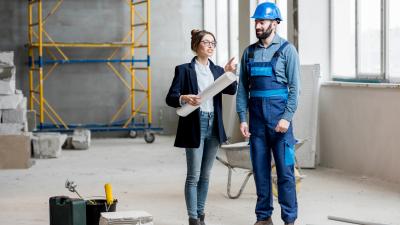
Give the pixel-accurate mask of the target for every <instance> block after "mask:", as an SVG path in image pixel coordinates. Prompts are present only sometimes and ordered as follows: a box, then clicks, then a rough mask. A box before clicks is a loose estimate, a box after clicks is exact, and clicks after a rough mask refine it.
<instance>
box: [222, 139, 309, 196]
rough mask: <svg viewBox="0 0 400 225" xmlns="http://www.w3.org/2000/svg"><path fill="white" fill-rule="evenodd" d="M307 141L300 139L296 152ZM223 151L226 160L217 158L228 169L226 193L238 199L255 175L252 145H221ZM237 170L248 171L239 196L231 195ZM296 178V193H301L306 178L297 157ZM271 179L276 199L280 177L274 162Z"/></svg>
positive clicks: (243, 143) (241, 143) (246, 143)
mask: <svg viewBox="0 0 400 225" xmlns="http://www.w3.org/2000/svg"><path fill="white" fill-rule="evenodd" d="M306 141H307V140H306V139H300V140H298V141H297V143H296V145H295V150H296V151H297V150H298V149H299V148H300V147H301V146H302V145H303V144H304V143H305V142H306ZM220 148H221V150H222V151H223V152H224V153H225V155H226V159H222V158H221V157H219V156H217V157H216V158H217V160H218V161H219V162H221V163H222V164H223V165H225V166H226V167H227V168H228V184H227V190H226V193H227V194H228V197H229V198H230V199H237V198H239V197H240V195H241V194H242V192H243V190H244V188H245V187H246V184H247V182H248V181H249V179H250V177H251V176H252V175H253V167H252V164H251V160H250V145H249V142H247V141H245V142H238V143H234V144H224V145H221V147H220ZM235 168H239V169H244V170H246V176H245V178H244V180H243V182H242V185H241V186H240V189H239V191H238V192H237V194H232V193H231V181H232V171H233V170H234V169H235ZM294 170H295V171H294V172H295V177H296V191H297V192H298V191H299V188H300V182H301V180H302V179H303V178H304V177H305V176H304V175H301V168H300V167H299V166H298V163H297V159H296V156H295V168H294ZM271 178H272V193H273V194H274V196H275V197H277V196H278V177H277V175H276V168H275V163H274V162H272V166H271Z"/></svg>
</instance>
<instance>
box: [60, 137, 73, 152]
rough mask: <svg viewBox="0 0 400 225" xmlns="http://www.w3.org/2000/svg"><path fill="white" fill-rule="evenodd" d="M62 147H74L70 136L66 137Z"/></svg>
mask: <svg viewBox="0 0 400 225" xmlns="http://www.w3.org/2000/svg"><path fill="white" fill-rule="evenodd" d="M62 149H74V146H72V136H68V137H67V139H66V140H65V142H64V145H63V146H62Z"/></svg>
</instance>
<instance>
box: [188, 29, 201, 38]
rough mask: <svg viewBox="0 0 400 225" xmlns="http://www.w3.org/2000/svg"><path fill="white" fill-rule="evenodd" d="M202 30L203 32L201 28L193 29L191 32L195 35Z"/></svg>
mask: <svg viewBox="0 0 400 225" xmlns="http://www.w3.org/2000/svg"><path fill="white" fill-rule="evenodd" d="M200 32H201V30H199V29H193V30H192V31H191V32H190V33H191V34H192V37H193V36H195V35H196V34H198V33H200Z"/></svg>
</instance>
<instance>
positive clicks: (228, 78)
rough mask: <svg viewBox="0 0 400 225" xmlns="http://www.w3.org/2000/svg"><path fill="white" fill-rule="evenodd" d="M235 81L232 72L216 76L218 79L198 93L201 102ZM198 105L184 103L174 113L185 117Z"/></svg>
mask: <svg viewBox="0 0 400 225" xmlns="http://www.w3.org/2000/svg"><path fill="white" fill-rule="evenodd" d="M235 81H236V75H235V74H234V73H231V72H226V73H224V74H222V75H221V76H220V77H218V79H216V80H215V81H214V83H212V84H211V85H210V86H208V87H207V88H206V89H204V90H203V91H202V92H200V93H199V94H198V95H199V97H200V99H201V102H205V101H207V100H209V99H210V98H212V97H214V96H215V95H216V94H218V93H219V92H221V91H222V90H224V89H225V88H226V87H228V86H229V85H230V84H232V83H233V82H235ZM199 107H200V105H198V106H192V105H190V104H185V105H184V106H182V107H181V108H179V109H177V110H176V113H177V114H178V115H179V116H182V117H185V116H187V115H189V114H190V113H191V112H193V111H194V110H196V109H197V108H199Z"/></svg>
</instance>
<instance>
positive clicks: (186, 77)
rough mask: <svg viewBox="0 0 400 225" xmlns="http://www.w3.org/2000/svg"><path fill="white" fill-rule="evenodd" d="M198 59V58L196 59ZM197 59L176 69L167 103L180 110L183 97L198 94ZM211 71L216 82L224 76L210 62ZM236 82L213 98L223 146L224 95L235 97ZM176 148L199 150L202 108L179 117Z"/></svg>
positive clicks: (224, 136) (218, 132)
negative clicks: (180, 98) (180, 99)
mask: <svg viewBox="0 0 400 225" xmlns="http://www.w3.org/2000/svg"><path fill="white" fill-rule="evenodd" d="M195 58H196V57H195ZM195 58H193V59H192V61H191V62H190V63H185V64H182V65H179V66H176V67H175V76H174V79H173V81H172V84H171V87H170V89H169V91H168V95H167V98H166V102H167V104H168V105H169V106H171V107H174V108H178V107H180V104H179V97H180V96H181V95H188V94H195V95H197V94H198V84H197V76H196V71H195V67H194V66H195ZM209 64H210V70H211V72H212V74H213V75H214V80H216V79H217V78H218V77H220V76H221V75H222V74H224V69H223V68H222V67H220V66H217V65H215V64H214V63H213V62H212V61H211V60H209ZM236 86H237V84H236V82H234V83H232V84H231V85H229V86H228V87H226V88H225V89H224V90H223V91H222V92H220V93H218V94H217V95H216V96H214V98H213V100H214V101H213V103H214V124H215V125H217V129H216V130H217V138H218V140H219V142H220V144H222V143H223V142H225V141H226V134H225V129H224V125H223V122H222V94H229V95H234V94H235V93H236ZM174 146H175V147H180V148H198V147H199V146H200V108H198V109H196V110H195V111H194V112H192V113H190V114H189V115H187V116H186V117H179V123H178V130H177V133H176V138H175V144H174Z"/></svg>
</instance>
